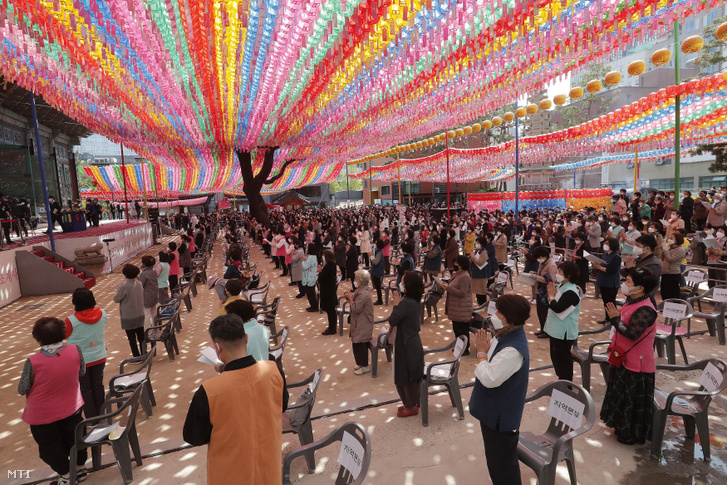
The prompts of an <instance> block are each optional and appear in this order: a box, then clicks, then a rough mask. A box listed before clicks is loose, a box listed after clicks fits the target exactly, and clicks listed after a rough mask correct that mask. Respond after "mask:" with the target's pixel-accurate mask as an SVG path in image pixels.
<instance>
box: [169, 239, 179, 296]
mask: <svg viewBox="0 0 727 485" xmlns="http://www.w3.org/2000/svg"><path fill="white" fill-rule="evenodd" d="M168 254H169V255H170V256H173V258H172V257H170V258H169V259H170V261H169V291H174V289H175V288H176V287H177V285H179V253H178V252H177V243H175V242H174V241H172V242H170V243H169V253H168Z"/></svg>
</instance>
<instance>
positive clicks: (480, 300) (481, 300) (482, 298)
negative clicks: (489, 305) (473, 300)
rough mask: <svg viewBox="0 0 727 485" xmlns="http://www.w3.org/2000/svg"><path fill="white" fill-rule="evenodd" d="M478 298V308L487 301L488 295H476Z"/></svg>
mask: <svg viewBox="0 0 727 485" xmlns="http://www.w3.org/2000/svg"><path fill="white" fill-rule="evenodd" d="M475 296H476V297H477V306H480V305H482V304H483V303H484V302H486V301H487V295H475Z"/></svg>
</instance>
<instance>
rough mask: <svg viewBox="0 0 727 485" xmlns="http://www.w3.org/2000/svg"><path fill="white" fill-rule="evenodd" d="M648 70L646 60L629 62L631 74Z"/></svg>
mask: <svg viewBox="0 0 727 485" xmlns="http://www.w3.org/2000/svg"><path fill="white" fill-rule="evenodd" d="M645 70H646V63H645V62H644V61H634V62H632V63H631V64H629V67H628V73H629V75H630V76H638V75H640V74H642V73H643V72H644V71H645Z"/></svg>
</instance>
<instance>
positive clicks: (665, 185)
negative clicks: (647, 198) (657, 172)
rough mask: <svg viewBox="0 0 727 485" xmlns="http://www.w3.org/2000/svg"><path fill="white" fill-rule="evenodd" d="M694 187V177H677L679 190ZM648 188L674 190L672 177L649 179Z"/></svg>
mask: <svg viewBox="0 0 727 485" xmlns="http://www.w3.org/2000/svg"><path fill="white" fill-rule="evenodd" d="M693 188H694V177H681V178H680V179H679V190H692V189H693ZM649 189H655V190H674V179H673V178H670V179H651V180H650V181H649Z"/></svg>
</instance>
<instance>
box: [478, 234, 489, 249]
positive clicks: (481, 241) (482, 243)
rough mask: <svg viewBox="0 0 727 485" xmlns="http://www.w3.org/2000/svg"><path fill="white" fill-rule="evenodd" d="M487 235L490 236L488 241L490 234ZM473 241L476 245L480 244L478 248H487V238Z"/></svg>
mask: <svg viewBox="0 0 727 485" xmlns="http://www.w3.org/2000/svg"><path fill="white" fill-rule="evenodd" d="M487 235H488V236H490V239H492V234H489V233H488V234H487ZM475 241H477V242H478V243H480V246H482V247H483V248H484V247H485V246H487V238H486V237H485V236H480V237H478V238H477V239H475Z"/></svg>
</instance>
